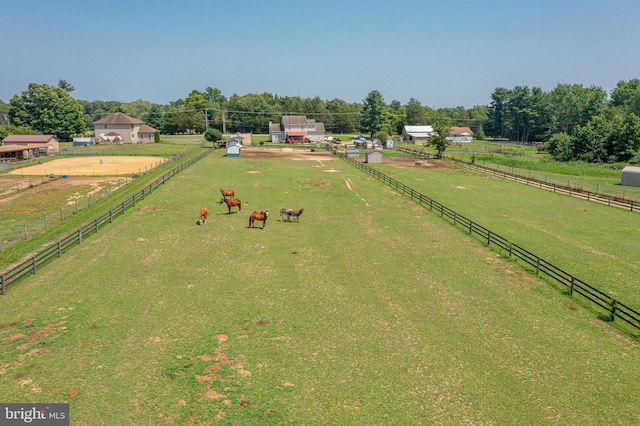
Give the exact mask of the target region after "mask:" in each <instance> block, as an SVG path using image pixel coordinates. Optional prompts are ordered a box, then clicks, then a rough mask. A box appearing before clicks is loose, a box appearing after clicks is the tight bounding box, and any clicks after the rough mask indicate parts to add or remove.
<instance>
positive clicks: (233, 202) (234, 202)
mask: <svg viewBox="0 0 640 426" xmlns="http://www.w3.org/2000/svg"><path fill="white" fill-rule="evenodd" d="M222 203H227V207H229V213H231V207H236V206H237V207H238V211H240V210H242V201H240V199H239V198H236V199H233V200H227V199H226V198H223V199H221V200H220V204H222Z"/></svg>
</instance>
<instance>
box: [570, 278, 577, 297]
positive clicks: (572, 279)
mask: <svg viewBox="0 0 640 426" xmlns="http://www.w3.org/2000/svg"><path fill="white" fill-rule="evenodd" d="M575 281H576V278H575V277H574V276H573V275H572V276H571V289H570V290H569V296H573V286H574V285H575Z"/></svg>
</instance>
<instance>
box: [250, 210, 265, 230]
mask: <svg viewBox="0 0 640 426" xmlns="http://www.w3.org/2000/svg"><path fill="white" fill-rule="evenodd" d="M268 217H269V210H260V211H257V210H256V211H254V212H253V213H251V216H249V226H248V227H249V228H253V222H254V221H256V220H261V221H262V229H264V227H265V225H266V224H267V218H268Z"/></svg>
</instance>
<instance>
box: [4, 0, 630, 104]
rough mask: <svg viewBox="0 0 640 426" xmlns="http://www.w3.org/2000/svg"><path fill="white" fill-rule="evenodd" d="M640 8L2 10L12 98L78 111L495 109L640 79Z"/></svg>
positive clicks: (132, 0)
mask: <svg viewBox="0 0 640 426" xmlns="http://www.w3.org/2000/svg"><path fill="white" fill-rule="evenodd" d="M639 22H640V1H638V0H608V1H602V0H599V1H594V0H583V1H576V0H570V1H567V0H537V1H533V0H531V1H524V0H486V1H482V2H481V1H471V0H451V1H443V0H439V1H431V0H423V1H418V0H416V1H395V2H394V1H378V0H369V1H351V0H336V1H334V0H324V1H306V2H303V1H284V0H279V1H268V0H263V1H258V0H256V1H249V0H233V1H229V0H228V1H218V0H202V1H201V0H181V1H152V0H126V1H125V0H111V1H109V2H105V1H87V0H77V1H76V0H60V1H56V2H53V1H48V0H20V1H15V0H0V28H2V33H3V37H2V38H3V42H2V47H1V48H0V100H2V101H4V102H8V101H9V100H10V99H11V97H13V96H14V95H15V94H20V93H21V92H22V91H24V90H26V89H27V87H28V85H29V83H31V82H34V83H41V84H50V85H57V83H58V81H59V80H61V79H63V80H67V82H69V83H70V84H71V85H73V86H74V87H75V91H74V92H73V93H72V95H73V96H74V97H75V98H77V99H83V100H87V101H93V100H104V101H107V100H116V101H121V102H129V101H134V100H138V99H143V100H148V101H151V102H156V103H161V104H167V103H169V102H170V101H174V100H177V99H180V98H185V97H186V96H187V95H188V94H189V93H190V92H191V91H192V90H194V89H195V90H201V91H202V90H204V89H205V88H206V87H209V86H210V87H214V88H218V89H220V90H221V91H222V93H223V94H224V95H225V96H227V97H230V96H231V95H233V94H238V95H245V94H247V93H263V92H268V93H272V94H277V95H279V96H300V97H303V98H305V97H315V96H319V97H320V98H321V99H323V100H330V99H334V98H339V99H343V100H345V101H347V102H362V100H363V99H364V98H365V97H366V96H367V94H368V93H369V92H370V91H372V90H377V91H379V92H380V93H381V94H382V95H383V97H384V99H385V101H386V102H387V103H390V102H391V101H392V100H398V101H400V102H401V103H403V104H406V103H407V102H408V101H409V99H411V98H415V99H417V100H419V101H420V102H421V103H422V104H423V105H426V106H431V107H435V108H441V107H455V106H460V105H461V106H464V107H467V108H469V107H472V106H474V105H488V104H489V102H490V95H491V93H492V92H493V90H494V89H495V88H496V87H506V88H513V87H515V86H529V87H540V88H542V89H543V90H545V91H548V90H551V89H553V88H554V87H555V86H556V85H557V84H558V83H569V84H574V83H577V84H583V85H585V86H599V87H602V88H603V89H605V90H606V91H607V92H610V91H611V89H613V88H614V87H615V85H616V83H617V82H618V81H620V80H630V79H632V78H640V53H639V52H640V25H639V24H638V23H639Z"/></svg>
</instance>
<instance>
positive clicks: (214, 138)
mask: <svg viewBox="0 0 640 426" xmlns="http://www.w3.org/2000/svg"><path fill="white" fill-rule="evenodd" d="M204 138H205V139H206V140H208V141H209V142H218V141H219V140H220V139H222V132H221V131H220V130H218V129H208V130H207V131H206V132H204Z"/></svg>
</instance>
